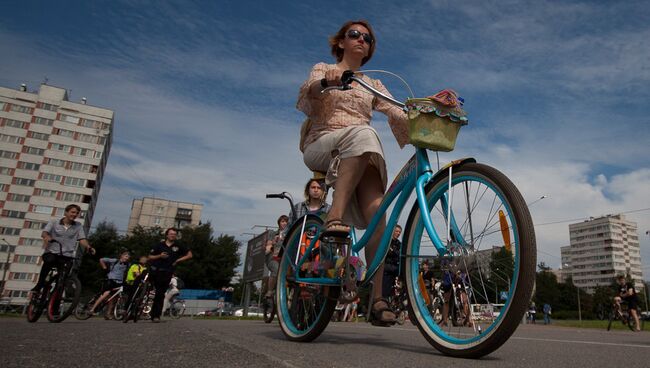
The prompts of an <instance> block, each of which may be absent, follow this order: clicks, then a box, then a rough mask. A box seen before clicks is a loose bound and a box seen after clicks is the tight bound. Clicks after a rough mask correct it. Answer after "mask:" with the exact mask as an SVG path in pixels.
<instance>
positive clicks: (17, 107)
mask: <svg viewBox="0 0 650 368" xmlns="http://www.w3.org/2000/svg"><path fill="white" fill-rule="evenodd" d="M11 111H15V112H22V113H23V114H31V113H33V112H34V108H32V107H29V106H22V105H16V104H12V105H11Z"/></svg>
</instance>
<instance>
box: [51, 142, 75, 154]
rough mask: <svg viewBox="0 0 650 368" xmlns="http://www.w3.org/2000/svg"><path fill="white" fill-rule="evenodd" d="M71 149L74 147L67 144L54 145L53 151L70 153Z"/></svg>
mask: <svg viewBox="0 0 650 368" xmlns="http://www.w3.org/2000/svg"><path fill="white" fill-rule="evenodd" d="M71 148H72V147H71V146H68V145H67V144H60V143H52V149H53V150H56V151H61V152H66V153H70V149H71Z"/></svg>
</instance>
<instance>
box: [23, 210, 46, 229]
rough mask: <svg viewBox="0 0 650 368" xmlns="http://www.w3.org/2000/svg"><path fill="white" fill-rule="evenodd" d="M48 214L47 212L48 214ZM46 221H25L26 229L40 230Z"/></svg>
mask: <svg viewBox="0 0 650 368" xmlns="http://www.w3.org/2000/svg"><path fill="white" fill-rule="evenodd" d="M48 215H49V214H48ZM46 224H47V223H45V222H43V221H25V228H26V229H34V230H41V229H42V228H44V227H45V225H46Z"/></svg>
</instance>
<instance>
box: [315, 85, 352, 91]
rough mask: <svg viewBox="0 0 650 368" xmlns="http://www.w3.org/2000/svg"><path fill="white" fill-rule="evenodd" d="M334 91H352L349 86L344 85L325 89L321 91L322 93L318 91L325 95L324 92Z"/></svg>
mask: <svg viewBox="0 0 650 368" xmlns="http://www.w3.org/2000/svg"><path fill="white" fill-rule="evenodd" d="M334 89H336V90H339V91H347V90H349V89H352V87H351V86H350V85H349V84H346V85H344V86H335V87H327V88H325V89H323V90H322V91H320V93H325V92H328V91H331V90H334Z"/></svg>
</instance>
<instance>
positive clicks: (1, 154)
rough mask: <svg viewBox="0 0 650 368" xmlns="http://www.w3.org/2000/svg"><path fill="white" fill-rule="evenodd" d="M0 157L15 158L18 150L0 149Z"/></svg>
mask: <svg viewBox="0 0 650 368" xmlns="http://www.w3.org/2000/svg"><path fill="white" fill-rule="evenodd" d="M0 157H1V158H16V157H18V152H12V151H3V150H0Z"/></svg>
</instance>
